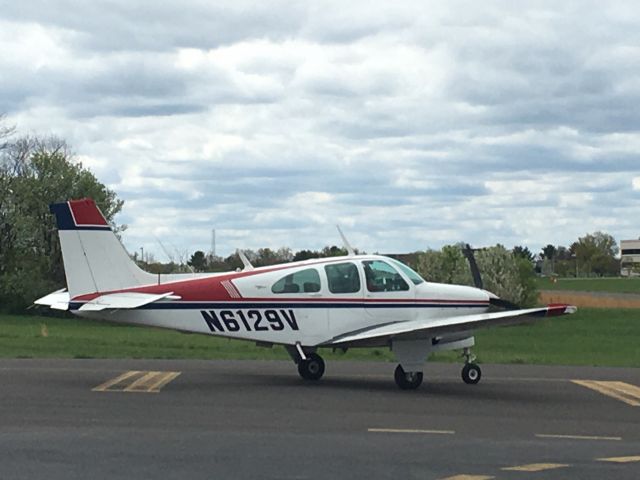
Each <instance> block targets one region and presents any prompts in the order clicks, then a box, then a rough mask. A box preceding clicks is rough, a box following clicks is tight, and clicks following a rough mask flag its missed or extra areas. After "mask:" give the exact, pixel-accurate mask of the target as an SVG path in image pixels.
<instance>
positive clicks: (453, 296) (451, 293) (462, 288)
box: [417, 282, 498, 302]
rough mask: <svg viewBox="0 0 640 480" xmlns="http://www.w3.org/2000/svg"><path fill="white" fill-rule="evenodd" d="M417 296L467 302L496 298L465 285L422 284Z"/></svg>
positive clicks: (489, 293) (488, 300) (491, 294)
mask: <svg viewBox="0 0 640 480" xmlns="http://www.w3.org/2000/svg"><path fill="white" fill-rule="evenodd" d="M417 290H418V292H417V293H418V296H419V297H426V298H440V299H443V300H462V301H468V302H490V301H491V299H492V298H498V297H497V296H496V295H494V294H493V293H491V292H488V291H487V290H483V289H480V288H475V287H468V286H466V285H448V284H443V283H426V282H425V283H423V284H420V285H418V289H417Z"/></svg>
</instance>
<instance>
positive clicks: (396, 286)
mask: <svg viewBox="0 0 640 480" xmlns="http://www.w3.org/2000/svg"><path fill="white" fill-rule="evenodd" d="M362 265H364V276H365V278H366V279H367V290H369V291H370V292H398V291H402V290H409V285H407V282H405V281H404V279H403V278H402V276H401V275H400V274H399V273H398V271H397V270H396V269H395V268H393V267H392V266H391V265H389V264H388V263H387V262H383V261H380V260H367V261H364V262H362Z"/></svg>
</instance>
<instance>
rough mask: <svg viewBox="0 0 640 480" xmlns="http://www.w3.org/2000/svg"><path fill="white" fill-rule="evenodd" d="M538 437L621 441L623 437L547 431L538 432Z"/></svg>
mask: <svg viewBox="0 0 640 480" xmlns="http://www.w3.org/2000/svg"><path fill="white" fill-rule="evenodd" d="M536 437H538V438H566V439H570V440H612V441H620V440H622V437H600V436H596V435H553V434H547V433H536Z"/></svg>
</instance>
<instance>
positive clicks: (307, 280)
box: [271, 268, 320, 293]
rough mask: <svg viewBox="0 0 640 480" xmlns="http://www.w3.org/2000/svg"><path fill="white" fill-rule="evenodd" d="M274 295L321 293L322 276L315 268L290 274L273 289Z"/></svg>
mask: <svg viewBox="0 0 640 480" xmlns="http://www.w3.org/2000/svg"><path fill="white" fill-rule="evenodd" d="M271 291H272V292H273V293H302V292H305V293H312V292H319V291H320V275H319V274H318V271H317V270H316V269H315V268H309V269H307V270H301V271H299V272H296V273H290V274H289V275H287V276H286V277H282V278H281V279H280V280H278V281H277V282H276V283H274V284H273V286H272V287H271Z"/></svg>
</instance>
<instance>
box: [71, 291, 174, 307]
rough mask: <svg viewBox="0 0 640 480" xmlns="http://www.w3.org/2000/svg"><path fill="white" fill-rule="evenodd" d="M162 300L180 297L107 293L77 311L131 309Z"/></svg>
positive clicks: (163, 294) (171, 294) (167, 294)
mask: <svg viewBox="0 0 640 480" xmlns="http://www.w3.org/2000/svg"><path fill="white" fill-rule="evenodd" d="M162 299H168V300H179V299H180V297H177V296H175V295H173V292H168V293H160V294H152V293H138V292H121V293H108V294H106V295H101V296H99V297H96V298H94V299H93V300H91V301H89V302H87V303H85V304H84V305H82V306H81V307H80V308H79V309H78V310H79V311H81V312H95V311H100V310H106V309H133V308H139V307H142V306H144V305H148V304H149V303H153V302H157V301H158V300H162Z"/></svg>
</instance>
